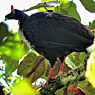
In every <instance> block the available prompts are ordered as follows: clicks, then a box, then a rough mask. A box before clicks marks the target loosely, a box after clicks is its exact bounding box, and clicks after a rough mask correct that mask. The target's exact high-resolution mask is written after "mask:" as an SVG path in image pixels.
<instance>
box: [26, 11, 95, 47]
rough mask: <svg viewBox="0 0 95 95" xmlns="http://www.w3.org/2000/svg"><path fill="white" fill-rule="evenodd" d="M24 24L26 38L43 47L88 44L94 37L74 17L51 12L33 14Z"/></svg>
mask: <svg viewBox="0 0 95 95" xmlns="http://www.w3.org/2000/svg"><path fill="white" fill-rule="evenodd" d="M27 24H28V26H27ZM25 26H27V27H26V28H27V29H26V30H25V31H26V32H27V33H26V35H27V38H28V39H29V40H31V42H32V43H33V44H34V45H38V46H43V47H50V48H52V47H68V46H69V47H77V46H78V47H79V46H81V45H82V44H83V45H88V46H89V44H91V43H92V40H93V39H94V36H93V34H92V33H91V32H90V31H89V30H88V29H87V28H86V27H84V26H83V25H82V24H81V23H80V22H79V21H77V20H76V19H74V18H71V17H68V16H66V15H62V14H58V13H53V12H51V13H48V12H47V13H37V14H34V15H32V16H30V18H29V19H28V20H27V21H26V25H25Z"/></svg>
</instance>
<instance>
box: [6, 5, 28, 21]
mask: <svg viewBox="0 0 95 95" xmlns="http://www.w3.org/2000/svg"><path fill="white" fill-rule="evenodd" d="M26 17H28V15H27V14H25V13H24V12H23V11H20V10H17V9H14V7H13V5H11V13H9V14H7V15H6V16H5V20H8V19H15V20H24V19H25V18H26Z"/></svg>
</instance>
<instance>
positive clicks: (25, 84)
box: [12, 79, 40, 95]
mask: <svg viewBox="0 0 95 95" xmlns="http://www.w3.org/2000/svg"><path fill="white" fill-rule="evenodd" d="M12 93H13V94H14V95H39V94H40V93H39V91H38V89H36V88H34V87H33V86H32V85H30V82H29V80H28V79H23V80H21V81H19V82H18V83H16V84H15V85H14V87H13V89H12Z"/></svg>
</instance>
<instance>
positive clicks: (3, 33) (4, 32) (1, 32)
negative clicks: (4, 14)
mask: <svg viewBox="0 0 95 95" xmlns="http://www.w3.org/2000/svg"><path fill="white" fill-rule="evenodd" d="M10 35H12V34H11V33H10V32H9V31H8V26H7V25H6V24H4V23H3V22H1V23H0V46H1V45H3V42H4V38H5V37H7V36H10Z"/></svg>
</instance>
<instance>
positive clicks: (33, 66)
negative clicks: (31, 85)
mask: <svg viewBox="0 0 95 95" xmlns="http://www.w3.org/2000/svg"><path fill="white" fill-rule="evenodd" d="M41 58H42V56H37V55H36V54H34V53H29V54H28V55H27V56H25V57H24V59H23V60H22V61H21V63H20V65H19V67H18V71H17V73H18V74H19V75H23V76H27V77H29V78H30V79H31V81H32V82H34V81H35V80H36V79H38V78H39V77H40V76H42V75H43V74H44V72H45V59H44V60H42V61H40V60H41Z"/></svg>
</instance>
